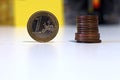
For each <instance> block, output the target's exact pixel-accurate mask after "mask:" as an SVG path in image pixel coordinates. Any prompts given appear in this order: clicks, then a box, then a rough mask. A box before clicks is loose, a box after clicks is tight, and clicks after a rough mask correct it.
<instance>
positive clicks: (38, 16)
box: [27, 11, 59, 42]
mask: <svg viewBox="0 0 120 80" xmlns="http://www.w3.org/2000/svg"><path fill="white" fill-rule="evenodd" d="M27 30H28V33H29V35H30V36H31V37H32V38H33V39H34V40H36V41H39V42H48V41H50V40H52V39H53V38H54V37H55V36H56V35H57V33H58V30H59V23H58V20H57V18H56V17H55V16H54V15H53V14H52V13H50V12H48V11H38V12H35V13H34V14H33V15H31V17H30V18H29V20H28V23H27Z"/></svg>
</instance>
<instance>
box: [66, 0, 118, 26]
mask: <svg viewBox="0 0 120 80" xmlns="http://www.w3.org/2000/svg"><path fill="white" fill-rule="evenodd" d="M119 4H120V1H119V0H64V6H65V10H64V13H65V21H66V22H65V24H67V25H68V24H71V25H75V23H76V22H75V17H76V16H78V15H85V14H95V15H98V16H99V24H118V23H119V19H120V18H119V17H120V5H119Z"/></svg>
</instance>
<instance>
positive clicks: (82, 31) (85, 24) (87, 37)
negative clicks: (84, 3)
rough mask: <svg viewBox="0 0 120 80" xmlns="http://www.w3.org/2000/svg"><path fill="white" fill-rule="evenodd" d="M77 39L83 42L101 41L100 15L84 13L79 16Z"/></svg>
mask: <svg viewBox="0 0 120 80" xmlns="http://www.w3.org/2000/svg"><path fill="white" fill-rule="evenodd" d="M75 40H76V41H77V42H83V43H100V42H101V40H100V34H99V30H98V16H96V15H84V16H78V17H77V33H75Z"/></svg>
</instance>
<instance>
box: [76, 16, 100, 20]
mask: <svg viewBox="0 0 120 80" xmlns="http://www.w3.org/2000/svg"><path fill="white" fill-rule="evenodd" d="M77 19H98V16H96V15H83V16H82V15H81V16H77Z"/></svg>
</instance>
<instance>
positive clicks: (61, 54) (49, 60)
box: [0, 25, 120, 80]
mask: <svg viewBox="0 0 120 80" xmlns="http://www.w3.org/2000/svg"><path fill="white" fill-rule="evenodd" d="M75 32H76V26H65V27H64V28H61V29H60V30H59V33H58V35H57V36H56V37H55V38H54V39H53V40H52V41H50V42H47V43H39V42H36V41H34V40H33V39H32V38H31V37H30V36H29V35H28V33H27V30H26V28H13V27H0V80H120V26H119V25H113V26H99V32H100V35H101V40H102V43H76V42H75V40H74V37H75V36H74V35H75Z"/></svg>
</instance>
